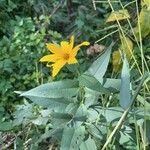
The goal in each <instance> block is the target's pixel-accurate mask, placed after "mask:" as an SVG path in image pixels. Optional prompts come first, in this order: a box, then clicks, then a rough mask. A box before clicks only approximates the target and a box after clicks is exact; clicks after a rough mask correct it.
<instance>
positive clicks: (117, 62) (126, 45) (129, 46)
mask: <svg viewBox="0 0 150 150" xmlns="http://www.w3.org/2000/svg"><path fill="white" fill-rule="evenodd" d="M120 39H121V46H120V47H119V50H120V51H119V50H117V51H114V52H113V54H112V65H113V71H114V72H118V71H120V69H121V65H122V60H121V54H120V53H121V52H122V53H124V54H125V55H126V57H127V60H128V61H130V59H131V57H132V53H133V43H132V41H131V40H130V39H129V38H128V37H122V36H121V38H120Z"/></svg>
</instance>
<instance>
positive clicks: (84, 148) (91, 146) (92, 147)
mask: <svg viewBox="0 0 150 150" xmlns="http://www.w3.org/2000/svg"><path fill="white" fill-rule="evenodd" d="M80 150H97V147H96V144H95V142H94V140H93V139H91V137H89V138H88V139H87V140H86V141H85V142H83V143H82V144H81V146H80Z"/></svg>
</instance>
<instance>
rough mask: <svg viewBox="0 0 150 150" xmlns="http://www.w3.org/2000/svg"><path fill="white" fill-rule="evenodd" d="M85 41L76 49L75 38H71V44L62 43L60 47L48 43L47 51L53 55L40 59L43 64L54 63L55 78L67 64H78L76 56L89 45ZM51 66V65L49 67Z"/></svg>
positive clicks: (53, 74)
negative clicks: (82, 48) (82, 47)
mask: <svg viewBox="0 0 150 150" xmlns="http://www.w3.org/2000/svg"><path fill="white" fill-rule="evenodd" d="M89 44H90V43H89V42H87V41H85V42H83V43H81V44H79V45H77V46H75V47H74V36H71V38H70V42H67V41H62V42H61V44H60V45H57V44H53V43H48V44H47V49H48V50H49V51H51V52H52V53H53V54H50V55H46V56H44V57H42V58H41V59H40V61H41V62H48V63H49V62H52V63H53V64H52V65H50V66H51V67H52V76H53V77H55V76H56V75H57V74H58V72H59V71H60V70H61V68H62V67H63V66H64V65H65V64H75V63H77V62H78V61H77V59H76V55H77V52H78V50H79V49H80V47H81V46H83V45H89ZM48 66H49V65H48Z"/></svg>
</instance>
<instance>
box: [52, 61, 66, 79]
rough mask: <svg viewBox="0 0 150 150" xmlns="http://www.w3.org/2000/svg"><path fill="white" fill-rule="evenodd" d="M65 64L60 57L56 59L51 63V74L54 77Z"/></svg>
mask: <svg viewBox="0 0 150 150" xmlns="http://www.w3.org/2000/svg"><path fill="white" fill-rule="evenodd" d="M65 64H66V61H64V60H63V59H60V60H58V61H56V62H55V63H54V64H52V65H51V66H52V68H53V70H52V76H53V77H55V76H56V75H57V74H58V72H59V71H60V70H61V68H62V67H63V66H64V65H65Z"/></svg>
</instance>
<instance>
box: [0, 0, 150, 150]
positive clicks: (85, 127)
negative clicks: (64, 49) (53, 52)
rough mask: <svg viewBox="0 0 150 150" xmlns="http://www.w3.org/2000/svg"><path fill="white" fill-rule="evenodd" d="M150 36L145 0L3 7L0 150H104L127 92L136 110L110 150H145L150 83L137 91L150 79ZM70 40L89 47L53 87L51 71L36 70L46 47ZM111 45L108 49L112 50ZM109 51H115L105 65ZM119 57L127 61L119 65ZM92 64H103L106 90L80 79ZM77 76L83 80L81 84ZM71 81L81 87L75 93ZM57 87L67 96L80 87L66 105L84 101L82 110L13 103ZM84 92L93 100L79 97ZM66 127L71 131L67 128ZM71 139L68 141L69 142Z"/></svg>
mask: <svg viewBox="0 0 150 150" xmlns="http://www.w3.org/2000/svg"><path fill="white" fill-rule="evenodd" d="M120 10H121V12H119V11H120ZM114 11H116V12H115V13H114V14H113V13H112V12H114ZM149 33H150V2H149V0H143V1H137V0H133V1H131V0H118V1H109V0H108V1H95V2H94V1H92V0H82V1H79V0H51V1H48V0H1V1H0V98H1V99H0V149H16V150H21V149H31V150H34V149H35V150H36V149H43V150H47V149H52V148H54V149H57V148H58V149H59V147H61V149H62V150H63V149H64V150H66V147H67V149H70V150H71V149H79V148H80V149H81V150H84V149H90V148H89V146H92V149H102V147H103V146H104V144H105V142H106V141H109V138H108V137H109V136H110V135H111V133H112V132H113V131H114V130H113V129H114V127H115V126H116V125H118V120H119V119H120V118H121V116H122V114H123V112H125V110H126V109H127V105H128V104H129V103H130V102H131V100H130V99H131V97H130V96H129V97H128V95H122V94H123V93H121V91H124V92H125V93H126V92H128V91H127V90H129V92H130V93H132V94H131V95H134V94H135V93H136V94H137V95H136V97H135V99H134V100H135V103H134V105H133V109H132V110H131V111H129V110H128V111H127V112H129V115H128V117H127V119H126V120H127V121H125V120H124V121H125V124H124V125H123V126H122V128H121V129H119V128H118V129H119V131H118V132H117V133H116V135H117V136H115V137H114V138H113V140H111V141H109V144H108V145H107V149H110V150H113V149H114V150H119V149H121V150H122V149H131V150H134V149H137V150H142V149H144V150H145V149H150V147H149V144H150V134H149V131H150V128H149V127H150V126H149V125H150V111H149V108H150V107H149V106H150V104H149V100H150V95H149V92H150V91H149V89H150V84H149V79H150V77H149V76H148V78H147V80H146V81H145V82H144V81H143V82H144V86H143V87H142V85H141V87H140V90H139V91H138V85H139V83H140V81H141V79H142V77H143V75H144V74H145V72H148V73H149V68H150V57H149V55H150V38H149ZM72 34H74V36H75V42H76V43H80V42H81V41H84V40H87V41H89V42H90V43H91V46H90V47H88V48H83V49H82V50H81V51H80V53H79V55H78V61H79V64H80V65H79V66H71V67H70V66H66V67H65V68H64V69H63V70H62V71H61V73H60V74H59V75H58V76H57V77H56V78H55V79H53V78H52V77H51V76H50V74H51V70H50V69H49V68H46V67H45V66H46V65H45V64H44V65H43V64H41V63H40V62H39V59H40V58H41V57H42V56H43V55H45V54H46V53H47V50H46V47H45V44H46V43H47V42H55V43H60V41H62V40H68V39H69V37H70V35H72ZM112 41H113V42H114V45H113V47H111V46H110V45H111V43H112ZM108 47H109V48H108ZM107 49H108V51H107ZM109 49H112V51H110V53H111V57H110V59H109ZM105 51H106V53H104V52H105ZM123 55H126V57H127V60H126V59H123ZM101 56H103V57H104V58H103V57H101ZM97 58H98V59H99V62H101V63H102V62H103V61H104V60H105V58H108V59H107V60H106V65H103V66H102V67H101V71H100V72H98V73H99V74H101V75H102V76H104V75H105V76H104V77H105V78H104V79H106V80H107V79H108V78H109V79H110V81H109V82H108V83H109V86H110V85H111V89H110V88H108V87H109V86H108V85H107V86H105V87H104V85H103V86H102V85H101V84H100V83H99V82H100V81H99V78H97V76H95V75H92V77H91V76H90V77H89V76H86V75H85V76H84V74H83V73H84V72H85V71H86V70H88V68H89V67H90V66H91V64H93V62H96V61H95V60H96V59H97ZM109 60H110V61H109ZM127 61H128V62H129V67H128V62H127ZM108 62H109V65H108ZM122 64H124V67H122ZM107 65H108V68H107ZM94 66H95V63H94ZM94 66H91V67H92V68H93V67H94ZM96 66H97V65H96ZM122 68H123V69H122ZM77 69H78V70H79V72H80V74H81V75H82V74H83V76H81V77H79V78H78V74H77V71H76V70H77ZM106 69H107V70H106ZM105 72H106V74H105ZM129 72H130V73H129ZM123 74H125V75H126V76H127V77H129V76H130V81H129V83H130V87H128V88H127V86H128V85H124V84H121V85H122V86H121V88H122V90H121V88H120V82H121V80H120V79H122V80H123V82H126V81H127V80H128V78H127V79H125V78H123ZM64 79H70V80H69V81H68V80H67V81H64ZM74 79H78V80H79V83H80V85H78V83H76V81H74ZM58 80H59V81H62V83H61V82H60V83H59V82H58V83H57V82H56V85H57V84H58V85H57V86H58V87H62V88H64V87H63V86H62V85H66V87H67V88H66V87H65V88H66V90H68V88H76V87H79V88H80V90H79V93H77V95H72V93H70V94H71V98H72V97H77V99H82V98H84V99H86V101H85V103H84V106H83V105H78V103H76V101H74V103H71V104H69V106H68V107H67V109H65V108H66V105H65V104H63V105H64V106H62V105H60V103H59V102H58V103H57V104H55V102H53V103H52V102H51V103H49V102H47V101H45V100H43V99H41V100H39V101H38V102H37V101H36V102H35V101H34V100H33V99H32V98H30V97H29V96H26V93H25V94H24V95H22V96H25V97H27V98H30V100H29V99H26V98H23V97H20V96H19V95H18V94H20V93H21V92H20V91H28V90H30V89H32V88H35V87H37V86H39V85H41V84H43V83H48V82H49V83H52V84H53V81H58ZM72 80H73V83H72ZM87 80H88V81H91V82H92V83H93V85H91V83H87ZM66 82H67V83H66ZM74 82H75V83H74ZM54 84H55V83H54ZM83 87H87V88H88V89H89V90H90V92H89V91H88V92H87V91H86V90H87V89H84V90H82V88H83ZM118 87H119V88H118ZM99 88H101V89H99ZM105 88H106V89H105ZM52 89H53V86H52ZM125 89H127V90H125ZM59 90H60V89H58V91H55V92H56V93H57V92H60V91H59ZM14 91H17V92H14ZM83 91H84V92H83ZM43 92H44V91H43ZM86 92H87V93H86ZM107 92H108V93H107ZM119 92H120V93H121V95H122V98H120V97H119V96H120V95H119V94H118V93H119ZM73 93H74V92H73ZM89 93H90V94H89ZM86 94H87V95H86ZM83 95H84V96H83ZM30 96H31V95H30ZM82 96H83V97H82ZM132 97H134V96H132ZM55 98H56V97H55ZM57 98H59V97H57ZM37 99H38V98H37ZM37 99H36V100H37ZM65 103H67V102H66V101H65ZM47 105H49V107H48V108H47ZM54 105H55V106H56V110H53V111H54V112H55V113H56V112H57V113H56V114H55V113H54V114H51V110H52V107H54ZM60 107H64V110H65V111H64V112H59V111H58V110H59V109H60ZM62 109H63V108H62ZM69 113H71V114H73V116H74V120H73V121H74V122H77V124H78V123H79V124H80V125H81V124H82V125H81V126H78V125H75V126H72V124H73V122H71V124H69V123H70V117H71V116H70V115H69ZM87 114H90V115H87ZM68 122H69V123H68ZM81 122H82V123H81ZM60 124H62V125H64V126H65V127H62V126H59V125H60ZM66 124H67V125H68V124H69V125H68V126H67V127H66ZM54 127H56V128H54ZM69 127H70V128H71V127H72V128H71V129H70V128H69ZM82 133H83V134H82ZM69 135H73V136H72V138H71V137H69ZM64 137H65V138H64ZM70 139H71V141H70ZM76 145H81V146H80V147H76ZM72 146H74V147H72Z"/></svg>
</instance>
